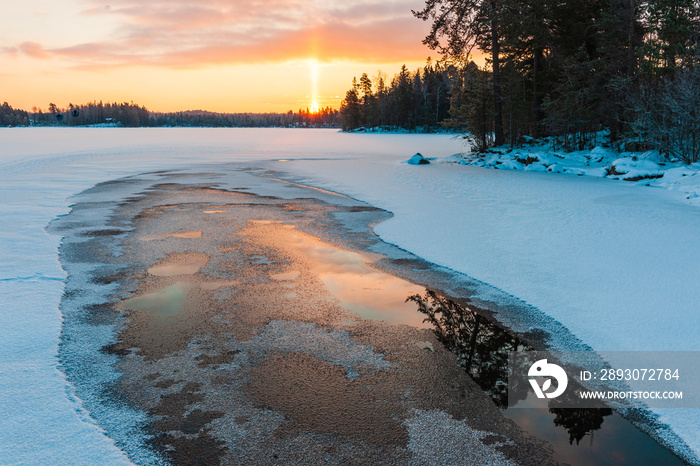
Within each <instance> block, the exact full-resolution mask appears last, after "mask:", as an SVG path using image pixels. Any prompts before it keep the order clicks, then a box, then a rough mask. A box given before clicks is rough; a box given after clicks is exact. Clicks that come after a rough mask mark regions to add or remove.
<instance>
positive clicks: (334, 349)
mask: <svg viewBox="0 0 700 466" xmlns="http://www.w3.org/2000/svg"><path fill="white" fill-rule="evenodd" d="M246 346H247V347H248V348H249V349H258V350H268V351H279V352H285V353H306V354H309V355H311V356H314V357H315V358H317V359H320V360H321V361H325V362H327V363H329V364H333V365H336V366H341V367H342V368H343V369H345V372H346V373H347V377H348V378H350V379H352V378H355V377H358V376H359V375H360V373H362V372H368V371H369V372H371V373H373V372H376V371H380V370H387V369H389V368H390V367H391V365H392V364H391V363H389V362H388V361H386V360H385V359H384V357H383V355H382V354H379V353H375V352H374V350H373V349H372V348H371V347H370V346H367V345H362V344H359V343H356V342H355V341H353V340H352V338H350V334H349V333H348V332H346V331H344V330H331V331H327V330H326V329H323V328H320V327H318V326H316V325H315V324H311V323H307V322H296V321H286V320H273V321H272V322H270V323H269V324H268V325H267V326H266V327H265V328H264V329H263V331H262V332H260V334H259V335H258V336H256V337H255V338H253V339H252V340H250V341H249V342H248V343H247V344H246Z"/></svg>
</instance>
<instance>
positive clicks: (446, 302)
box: [407, 290, 532, 408]
mask: <svg viewBox="0 0 700 466" xmlns="http://www.w3.org/2000/svg"><path fill="white" fill-rule="evenodd" d="M407 301H413V302H415V303H416V304H418V311H419V312H421V313H423V314H425V315H426V316H427V317H426V318H425V321H426V322H430V323H431V324H433V326H434V327H435V328H434V329H433V332H434V333H435V335H436V336H437V339H438V340H439V341H440V343H442V344H443V345H444V346H445V348H447V349H448V350H449V351H451V352H452V353H454V354H455V355H456V356H457V360H458V362H459V364H460V366H462V367H463V368H464V369H465V370H466V371H467V372H468V373H469V374H470V375H471V376H472V378H473V379H474V381H475V382H476V383H477V384H478V385H479V386H480V387H481V388H482V389H483V390H484V391H485V392H486V393H487V394H488V395H489V396H490V397H491V398H492V399H493V401H494V402H495V403H496V405H497V406H499V407H501V408H505V407H507V406H508V385H507V383H508V353H509V352H510V351H524V350H531V349H532V348H530V347H529V346H527V345H526V344H525V343H523V342H522V341H521V340H520V339H519V338H517V337H515V336H513V335H512V334H510V333H508V332H507V331H505V330H504V329H503V328H502V327H499V326H497V325H495V324H494V323H493V322H492V321H490V320H489V319H487V318H486V317H484V316H482V315H480V314H478V313H476V312H474V311H472V310H471V309H469V308H468V307H465V306H462V305H460V304H458V303H456V302H455V301H453V300H451V299H449V298H446V297H443V296H440V295H438V294H437V293H435V292H434V291H432V290H426V292H425V297H421V296H420V295H413V296H409V297H408V299H407ZM524 388H525V387H524ZM518 391H519V392H520V390H518ZM523 391H524V393H523V395H524V396H522V397H521V398H520V399H525V396H527V389H526V388H525V390H523ZM519 395H520V393H519Z"/></svg>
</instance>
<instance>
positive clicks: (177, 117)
mask: <svg viewBox="0 0 700 466" xmlns="http://www.w3.org/2000/svg"><path fill="white" fill-rule="evenodd" d="M339 115H340V114H339V112H338V111H337V110H334V109H332V108H324V109H320V110H319V111H317V112H312V111H310V110H308V109H306V110H304V109H300V110H299V111H297V112H293V111H291V110H290V111H289V112H287V113H215V112H207V111H203V110H190V111H185V112H171V113H157V112H150V111H148V110H147V109H146V108H145V107H142V106H140V105H138V104H134V103H133V102H130V103H126V102H124V103H109V102H108V103H102V102H90V103H87V104H81V105H73V104H69V105H68V107H66V108H60V107H58V106H56V105H55V104H53V103H51V104H49V107H48V109H47V110H46V111H44V110H42V109H38V108H34V109H32V112H27V111H24V110H18V109H13V108H12V107H11V106H10V105H9V104H8V103H7V102H5V103H4V104H3V105H2V107H0V126H109V125H113V126H124V127H140V126H150V127H155V126H192V127H226V128H233V127H309V128H321V127H323V128H326V127H329V128H332V127H339V126H340V125H339Z"/></svg>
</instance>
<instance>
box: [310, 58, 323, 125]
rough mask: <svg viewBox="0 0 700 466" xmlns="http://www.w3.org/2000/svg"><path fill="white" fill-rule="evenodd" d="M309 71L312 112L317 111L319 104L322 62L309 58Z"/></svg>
mask: <svg viewBox="0 0 700 466" xmlns="http://www.w3.org/2000/svg"><path fill="white" fill-rule="evenodd" d="M309 71H310V73H311V109H310V110H311V112H312V113H317V112H318V110H319V106H318V78H319V76H320V74H321V64H320V63H319V62H318V60H316V59H312V60H309Z"/></svg>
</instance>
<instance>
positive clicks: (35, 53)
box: [2, 42, 51, 59]
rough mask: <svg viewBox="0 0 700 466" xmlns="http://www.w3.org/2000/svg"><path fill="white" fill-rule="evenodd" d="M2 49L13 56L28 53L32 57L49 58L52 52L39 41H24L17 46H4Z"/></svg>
mask: <svg viewBox="0 0 700 466" xmlns="http://www.w3.org/2000/svg"><path fill="white" fill-rule="evenodd" d="M2 51H3V52H4V53H6V54H8V55H11V56H15V57H16V56H19V55H20V54H22V55H26V56H28V57H31V58H38V59H47V58H51V54H50V53H49V52H47V51H46V50H45V49H44V47H43V46H42V45H41V44H40V43H38V42H22V43H21V44H18V45H17V46H16V47H4V48H3V49H2Z"/></svg>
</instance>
